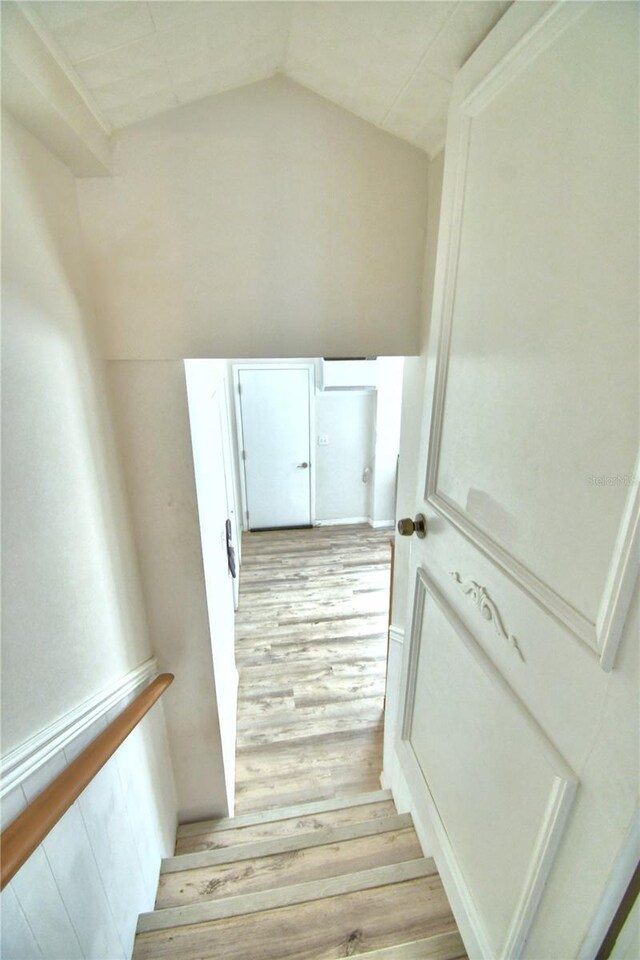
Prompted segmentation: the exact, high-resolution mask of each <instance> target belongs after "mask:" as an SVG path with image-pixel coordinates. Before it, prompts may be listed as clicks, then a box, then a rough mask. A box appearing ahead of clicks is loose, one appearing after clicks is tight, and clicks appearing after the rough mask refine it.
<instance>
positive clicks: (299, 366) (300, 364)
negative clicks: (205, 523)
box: [232, 360, 316, 530]
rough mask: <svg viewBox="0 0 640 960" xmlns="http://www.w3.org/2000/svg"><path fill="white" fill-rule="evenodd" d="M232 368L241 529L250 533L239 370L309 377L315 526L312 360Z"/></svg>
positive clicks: (311, 514) (311, 500)
mask: <svg viewBox="0 0 640 960" xmlns="http://www.w3.org/2000/svg"><path fill="white" fill-rule="evenodd" d="M232 368H233V402H234V408H235V414H236V426H237V429H236V452H237V458H238V466H239V470H238V474H239V478H240V497H241V499H242V516H241V522H242V529H243V530H249V523H248V521H247V516H248V511H249V501H248V497H247V481H246V475H245V467H244V464H245V461H244V459H243V456H242V452H243V450H244V425H243V421H242V403H241V399H240V371H241V370H275V371H277V370H306V371H307V372H308V374H309V457H310V460H309V522H310V524H311V526H315V525H316V458H315V449H316V444H315V428H316V408H315V394H316V376H315V374H316V364H315V362H314V361H313V360H282V361H279V360H273V361H271V362H269V361H267V360H262V361H247V362H246V363H245V362H239V363H234V364H232Z"/></svg>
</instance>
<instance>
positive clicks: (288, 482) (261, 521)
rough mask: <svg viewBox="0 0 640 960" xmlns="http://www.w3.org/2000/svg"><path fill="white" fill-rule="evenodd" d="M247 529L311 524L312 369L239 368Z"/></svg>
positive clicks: (288, 367) (307, 366)
mask: <svg viewBox="0 0 640 960" xmlns="http://www.w3.org/2000/svg"><path fill="white" fill-rule="evenodd" d="M236 370H237V380H238V387H239V399H240V411H241V415H240V421H241V441H240V442H241V444H242V454H241V461H242V466H243V468H244V488H245V496H246V509H247V514H248V516H247V521H248V526H249V528H250V529H252V530H259V529H263V528H265V527H297V526H306V525H309V524H311V522H312V509H311V504H312V469H313V466H312V463H311V397H312V389H313V379H312V378H313V367H312V365H311V364H306V365H296V366H293V365H292V366H262V367H261V366H257V365H256V366H246V367H245V366H238V367H237V368H236Z"/></svg>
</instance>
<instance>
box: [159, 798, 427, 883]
mask: <svg viewBox="0 0 640 960" xmlns="http://www.w3.org/2000/svg"><path fill="white" fill-rule="evenodd" d="M412 827H413V820H412V818H411V814H410V813H396V814H393V815H392V816H390V817H377V818H376V819H375V820H363V821H361V822H360V823H345V824H341V825H339V826H337V827H323V828H322V829H321V830H313V831H309V832H307V833H298V834H295V833H294V834H291V835H290V836H287V837H269V838H266V839H264V840H256V841H254V842H253V843H242V844H238V845H237V846H233V847H224V848H222V849H218V850H198V851H197V852H195V853H179V854H178V855H177V856H175V857H167V858H166V859H165V860H163V861H162V865H161V867H160V874H161V875H163V874H167V873H181V872H182V871H184V870H197V869H198V868H200V867H215V866H219V865H220V864H223V863H237V862H238V861H241V860H256V859H258V858H259V857H269V856H276V855H277V854H280V853H291V852H292V851H294V850H308V849H309V848H310V847H322V846H325V845H327V844H331V843H341V842H344V841H346V840H357V839H358V838H359V837H372V836H375V835H376V834H380V833H390V832H391V831H394V830H409V829H411V828H412Z"/></svg>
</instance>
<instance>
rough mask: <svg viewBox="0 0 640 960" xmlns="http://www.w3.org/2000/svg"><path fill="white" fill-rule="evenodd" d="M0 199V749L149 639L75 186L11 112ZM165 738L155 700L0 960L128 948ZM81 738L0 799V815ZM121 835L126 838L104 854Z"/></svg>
mask: <svg viewBox="0 0 640 960" xmlns="http://www.w3.org/2000/svg"><path fill="white" fill-rule="evenodd" d="M3 207H4V209H3V255H4V257H3V276H2V282H3V346H4V356H3V366H4V372H3V420H4V424H3V426H4V431H3V434H4V435H3V473H2V480H3V574H4V577H3V594H4V596H3V608H4V609H3V614H4V623H3V628H4V629H3V641H2V661H3V663H2V752H3V755H4V754H6V752H7V751H8V750H10V749H12V748H17V747H19V746H20V745H21V744H23V742H24V741H25V740H27V739H28V738H30V737H32V736H33V735H35V734H37V733H40V732H41V731H42V729H43V728H45V727H48V725H50V724H51V723H53V722H54V721H56V720H57V719H58V718H59V717H61V716H62V715H63V714H65V713H67V712H68V711H69V710H71V709H73V708H75V707H77V706H78V705H79V704H81V703H82V702H83V701H84V700H86V699H87V698H89V697H90V696H91V695H93V694H96V693H98V692H99V691H100V690H102V689H103V688H104V687H106V686H108V685H109V684H110V683H112V682H114V681H117V680H119V679H120V678H121V677H122V676H123V675H124V674H126V673H128V672H129V671H130V670H132V669H133V668H134V667H136V666H138V665H139V664H140V663H141V662H142V661H144V660H146V659H147V658H148V657H149V656H150V654H151V648H150V643H149V637H148V632H147V625H146V621H145V614H144V607H143V603H142V596H141V591H140V582H139V574H138V569H137V563H136V558H135V552H134V548H133V543H132V539H131V536H130V531H129V521H128V516H127V509H126V506H125V499H124V496H123V490H122V486H121V482H120V479H119V467H118V462H117V458H116V456H115V453H114V445H113V441H112V436H111V428H110V423H109V417H108V413H107V405H106V399H105V393H104V390H103V386H102V369H101V365H100V363H99V362H98V360H97V359H96V356H95V353H94V349H93V332H92V316H91V304H90V302H89V297H88V295H87V290H86V286H85V278H86V265H85V262H84V258H83V244H82V239H81V236H80V232H79V223H78V215H77V205H76V197H75V185H74V180H73V177H72V176H71V174H70V173H69V171H68V170H67V169H66V168H65V167H64V166H63V165H62V163H60V162H59V161H58V160H57V159H55V158H54V157H53V156H52V155H51V154H49V153H48V152H47V151H46V150H45V149H44V148H43V147H42V146H41V145H40V144H39V143H38V142H37V141H36V140H35V139H34V138H33V137H32V136H31V134H29V133H27V131H25V130H24V129H23V128H22V127H21V126H20V125H19V124H17V123H16V122H15V121H14V120H13V119H12V118H11V117H10V116H5V117H3ZM93 735H95V731H93ZM165 738H166V734H165V730H164V718H163V706H162V704H161V703H160V704H157V705H156V706H155V707H154V712H153V715H151V714H150V715H149V719H148V720H146V721H145V722H144V724H143V725H142V726H140V727H139V728H138V730H137V731H136V733H135V734H134V735H132V737H131V738H130V740H129V741H127V744H126V745H125V746H123V747H122V748H121V752H119V754H118V756H117V758H115V759H114V760H113V761H112V762H110V764H109V765H108V766H107V767H106V768H105V769H104V771H103V773H102V774H101V775H100V777H99V778H97V779H96V780H94V782H93V784H92V785H91V787H90V788H89V789H88V790H87V791H85V793H84V794H83V796H82V798H81V800H80V801H79V802H78V804H76V805H75V806H74V807H73V808H72V810H71V811H69V813H68V814H67V815H66V816H65V817H64V818H63V819H62V820H61V821H60V823H59V824H58V826H57V827H56V828H55V829H54V831H53V832H52V833H51V834H50V835H49V838H48V839H47V840H46V841H45V844H44V845H43V847H40V848H39V849H38V850H37V851H36V852H35V853H34V855H33V857H32V858H31V859H30V860H29V862H28V863H27V864H26V865H25V867H23V869H22V870H21V871H20V872H19V873H18V875H17V876H16V877H15V879H14V881H13V882H12V883H11V885H10V886H9V887H7V888H6V890H5V891H4V892H3V894H2V924H3V931H2V932H3V956H6V957H22V956H44V957H75V956H82V957H95V958H96V960H97V958H100V960H104V957H105V956H110V957H111V956H113V957H120V956H125V955H128V951H129V948H130V940H131V936H132V932H133V928H134V926H135V920H136V917H137V914H138V912H139V910H141V909H146V908H147V907H148V905H149V904H150V903H152V902H153V897H154V894H155V887H156V883H157V871H158V868H159V864H160V859H161V857H162V856H166V855H167V854H168V853H169V852H170V850H171V846H172V844H173V837H174V832H175V822H176V803H175V795H174V792H173V791H174V787H173V777H172V772H171V761H170V758H169V755H168V751H167V746H166V739H165ZM77 746H78V745H77V744H75V746H73V747H72V746H69V747H68V748H67V749H68V751H69V753H68V755H67V756H63V755H59V756H58V757H56V758H54V761H52V766H51V767H42V768H41V769H40V770H38V771H37V773H36V774H35V775H34V778H32V779H31V780H29V781H26V782H25V783H24V784H22V785H21V786H20V787H18V788H16V790H14V791H13V793H12V794H10V795H9V797H8V798H7V799H6V801H3V811H2V812H3V823H7V822H8V821H10V820H11V819H13V817H14V816H15V815H16V813H17V812H18V811H19V809H20V807H21V806H22V805H24V803H25V802H26V799H27V798H28V797H31V796H34V795H35V793H37V792H38V791H39V790H40V789H41V788H42V786H44V785H46V784H47V783H48V782H49V780H50V778H51V777H52V776H53V774H54V772H55V770H56V769H58V768H59V766H60V764H62V765H64V763H65V762H67V761H68V759H69V756H70V755H71V752H72V750H74V749H77ZM140 814H143V817H142V818H141V816H140ZM127 824H128V827H127ZM120 830H122V831H123V833H122V836H123V837H124V836H128V835H130V834H131V833H132V832H133V833H134V834H137V837H136V841H135V843H128V844H120V845H118V846H117V848H116V847H112V844H111V841H112V839H113V837H114V836H116V835H117V834H118V833H119V831H120ZM126 830H128V831H129V834H126V832H125V831H126ZM127 884H128V886H127ZM123 890H126V892H127V900H126V903H125V902H124V901H123V900H122V891H123ZM20 944H22V945H23V946H24V950H23V949H22V947H21V946H20ZM107 947H108V949H107Z"/></svg>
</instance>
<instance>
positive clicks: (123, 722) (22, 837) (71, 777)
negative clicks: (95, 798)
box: [0, 673, 174, 890]
mask: <svg viewBox="0 0 640 960" xmlns="http://www.w3.org/2000/svg"><path fill="white" fill-rule="evenodd" d="M173 679H174V677H173V674H172V673H161V674H160V676H158V677H156V678H155V680H153V681H152V683H150V684H149V686H148V687H145V689H144V690H143V691H142V692H141V693H139V694H138V696H137V697H136V698H135V700H133V701H132V703H130V704H129V706H128V707H125V709H124V710H123V711H122V713H120V714H118V716H117V717H116V718H115V719H114V720H112V721H111V723H110V724H109V726H108V727H107V729H106V730H103V731H102V733H100V734H99V735H98V736H97V737H96V738H95V740H92V741H91V743H90V744H89V746H88V747H86V748H85V749H84V750H83V751H82V753H80V754H79V755H78V756H77V757H76V759H75V760H74V761H73V762H72V763H70V764H69V766H68V767H65V769H64V770H63V771H62V773H61V774H59V775H58V776H57V777H56V778H55V780H53V781H52V782H51V783H50V784H49V786H48V787H47V788H46V790H43V791H42V793H40V794H39V795H38V796H37V797H36V798H35V800H34V801H33V802H32V803H30V804H29V806H28V807H27V808H26V809H25V810H23V811H22V813H21V814H19V816H18V817H16V819H15V820H14V821H13V822H12V823H10V824H9V826H8V827H7V828H6V830H3V831H2V836H1V837H0V855H1V857H2V864H1V869H0V873H1V875H2V882H1V884H0V890H3V889H4V887H5V885H6V884H7V883H9V881H10V880H11V878H12V877H13V876H15V874H16V873H17V872H18V870H19V869H20V867H21V866H22V865H23V863H25V861H26V860H28V859H29V857H30V856H31V854H32V853H33V851H34V850H36V849H37V847H39V846H40V844H41V843H42V841H43V840H44V838H45V837H46V836H47V834H48V833H49V831H50V830H52V829H53V828H54V827H55V825H56V823H57V822H58V820H60V818H61V817H63V816H64V814H65V813H66V812H67V810H68V809H69V807H70V806H72V804H74V803H75V801H76V800H77V799H78V797H79V796H80V794H81V793H82V791H83V790H84V788H85V787H86V786H87V785H88V784H89V783H90V782H91V781H92V780H93V778H94V777H95V775H96V773H97V772H98V771H99V770H100V769H101V768H102V767H103V766H104V765H105V763H106V762H107V760H108V759H109V758H110V757H111V756H112V755H113V754H114V753H115V752H116V750H117V749H118V747H119V746H120V744H121V743H122V742H123V740H125V739H126V738H127V737H128V736H129V734H130V733H131V731H132V730H133V728H134V727H135V726H136V725H137V724H138V723H140V721H141V720H142V718H143V717H144V715H145V714H146V713H147V712H148V711H149V710H150V709H151V707H152V706H153V705H154V703H155V702H156V700H157V699H158V697H160V696H161V694H163V693H164V691H165V690H166V689H167V687H168V686H169V684H170V683H172V682H173Z"/></svg>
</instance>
